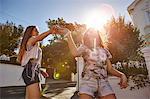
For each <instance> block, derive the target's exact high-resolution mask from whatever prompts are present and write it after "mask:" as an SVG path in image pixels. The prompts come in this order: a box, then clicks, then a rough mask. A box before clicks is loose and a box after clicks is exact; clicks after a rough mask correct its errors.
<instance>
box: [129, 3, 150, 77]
mask: <svg viewBox="0 0 150 99" xmlns="http://www.w3.org/2000/svg"><path fill="white" fill-rule="evenodd" d="M127 10H128V12H129V14H130V16H131V18H132V20H133V23H134V25H135V26H136V27H137V28H138V29H139V30H140V36H142V37H143V39H144V41H145V42H144V44H143V48H142V49H141V51H142V52H143V55H144V57H145V61H146V66H147V69H148V71H149V78H150V0H135V1H134V2H133V3H132V4H131V5H129V7H128V9H127Z"/></svg>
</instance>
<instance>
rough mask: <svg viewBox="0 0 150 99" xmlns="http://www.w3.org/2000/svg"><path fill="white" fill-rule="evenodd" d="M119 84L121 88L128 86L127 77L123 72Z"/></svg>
mask: <svg viewBox="0 0 150 99" xmlns="http://www.w3.org/2000/svg"><path fill="white" fill-rule="evenodd" d="M119 85H120V88H121V89H123V88H126V87H128V83H127V77H126V75H125V74H122V75H121V78H120V83H119Z"/></svg>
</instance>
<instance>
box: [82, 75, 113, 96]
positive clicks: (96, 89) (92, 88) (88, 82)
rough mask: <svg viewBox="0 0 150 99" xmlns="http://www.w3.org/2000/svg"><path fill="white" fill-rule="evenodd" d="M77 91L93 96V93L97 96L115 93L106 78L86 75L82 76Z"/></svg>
mask: <svg viewBox="0 0 150 99" xmlns="http://www.w3.org/2000/svg"><path fill="white" fill-rule="evenodd" d="M79 93H80V94H87V95H90V96H92V97H94V96H95V93H97V95H96V96H99V97H102V96H107V95H110V94H115V93H114V91H113V89H112V87H111V86H110V84H109V82H108V80H107V79H96V78H93V77H86V76H85V77H83V78H82V81H81V84H80V88H79Z"/></svg>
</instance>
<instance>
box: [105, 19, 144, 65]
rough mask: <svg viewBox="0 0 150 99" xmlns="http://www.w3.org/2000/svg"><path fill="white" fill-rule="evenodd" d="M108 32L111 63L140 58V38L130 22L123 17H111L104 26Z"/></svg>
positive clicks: (141, 41)
mask: <svg viewBox="0 0 150 99" xmlns="http://www.w3.org/2000/svg"><path fill="white" fill-rule="evenodd" d="M105 29H106V31H107V32H108V35H109V38H108V41H109V43H108V48H109V49H110V51H111V53H112V55H113V59H112V61H113V63H116V62H117V61H121V62H122V61H128V60H141V59H143V57H142V56H141V51H140V48H141V45H142V43H143V40H142V38H141V37H140V36H139V34H140V32H139V30H137V28H135V27H134V26H133V25H132V23H131V22H129V23H125V18H124V17H123V16H119V17H118V18H116V19H115V18H112V19H111V20H110V21H109V22H108V23H107V24H106V26H105Z"/></svg>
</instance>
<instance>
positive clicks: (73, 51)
mask: <svg viewBox="0 0 150 99" xmlns="http://www.w3.org/2000/svg"><path fill="white" fill-rule="evenodd" d="M66 37H67V42H68V46H69V49H70V51H71V54H72V55H73V56H74V57H76V56H78V51H77V47H76V45H75V43H74V40H73V38H72V35H71V32H70V31H69V30H67V34H66Z"/></svg>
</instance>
